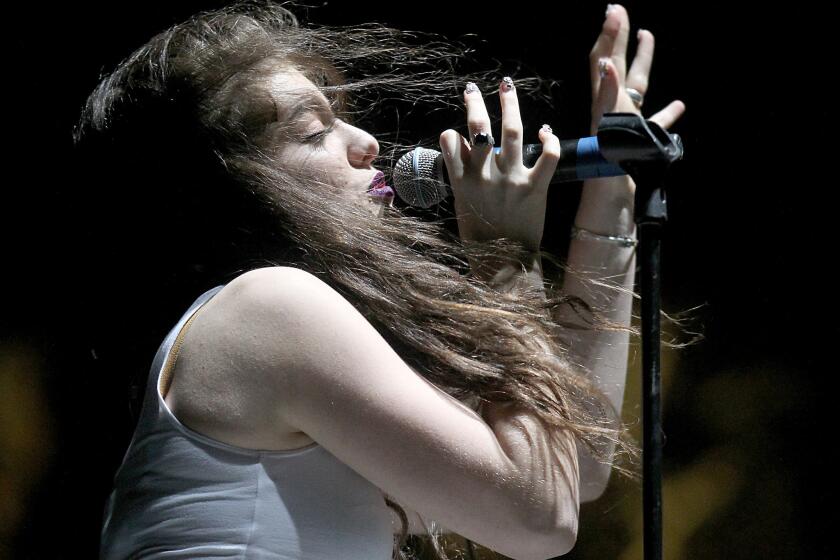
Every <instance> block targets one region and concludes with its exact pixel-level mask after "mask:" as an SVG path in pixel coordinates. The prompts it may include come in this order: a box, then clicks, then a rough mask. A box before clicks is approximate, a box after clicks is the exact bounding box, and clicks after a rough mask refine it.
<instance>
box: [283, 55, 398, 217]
mask: <svg viewBox="0 0 840 560" xmlns="http://www.w3.org/2000/svg"><path fill="white" fill-rule="evenodd" d="M270 88H271V95H272V98H273V99H274V101H275V104H276V105H277V108H278V114H279V115H278V118H279V120H280V121H285V120H286V119H287V118H288V117H289V116H291V115H290V114H289V109H290V106H291V103H290V101H291V100H294V99H296V98H298V97H299V96H300V95H302V94H305V93H311V94H314V95H315V96H316V97H317V98H318V99H319V100H320V101H321V102H322V103H323V106H324V112H316V111H314V110H307V111H305V112H304V113H302V114H300V115H298V117H297V118H296V119H295V121H297V124H296V125H295V126H296V129H295V130H296V131H297V132H298V133H299V134H300V137H299V138H297V137H295V138H292V139H291V140H290V141H289V142H287V143H283V144H282V145H281V146H280V147H279V151H280V157H281V159H282V160H283V161H284V162H285V163H286V165H288V167H289V169H291V170H295V171H297V170H301V171H304V172H309V173H312V172H315V173H316V174H317V176H318V178H319V180H322V181H324V182H326V183H328V184H330V185H333V186H335V187H336V188H338V189H342V190H346V191H347V193H348V195H349V196H350V197H356V196H362V197H364V198H366V199H368V200H369V202H370V208H371V211H372V212H374V214H380V212H381V210H382V209H383V206H382V204H380V203H378V202H375V201H374V200H373V199H371V198H370V197H366V196H364V193H365V191H366V190H367V188H368V187H369V186H370V183H371V180H372V179H373V177H374V176H375V175H376V174H377V172H378V170H377V169H376V168H374V167H373V166H372V165H371V164H372V162H373V161H374V160H375V159H376V157H377V156H378V155H379V143H378V142H377V141H376V138H374V137H373V136H372V135H371V134H370V133H368V132H366V131H364V130H362V129H360V128H358V127H355V126H353V125H351V124H348V123H346V122H344V121H343V120H341V119H339V118H336V117H335V115H334V114H333V113H332V111H331V110H330V109H329V101H328V100H327V98H326V97H325V96H324V94H323V93H321V91H320V90H319V89H318V87H317V86H315V84H313V83H312V82H311V81H310V80H309V79H307V78H306V77H305V76H303V74H301V73H300V72H298V71H296V70H291V69H289V70H284V71H282V72H278V73H277V74H276V75H275V76H274V77H273V78H272V80H271V85H270ZM330 127H331V128H332V129H331V130H330V131H329V132H328V133H327V134H326V136H325V137H323V142H322V143H320V144H317V143H315V142H316V140H310V141H307V140H304V139H303V137H306V136H310V135H312V134H315V133H318V132H321V131H324V130H327V129H330Z"/></svg>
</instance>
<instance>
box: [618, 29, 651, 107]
mask: <svg viewBox="0 0 840 560" xmlns="http://www.w3.org/2000/svg"><path fill="white" fill-rule="evenodd" d="M636 38H637V39H638V43H637V46H636V56H635V57H634V58H633V64H632V65H630V70H628V71H627V79H626V80H625V82H624V83H625V84H627V86H628V87H632V88H636V89H637V90H638V91H639V92H641V93H642V94H645V93H647V90H648V77H649V76H650V67H651V65H652V64H653V49H654V47H655V46H656V41H655V40H654V38H653V33H651V32H650V31H648V30H647V29H639V31H638V32H637V33H636Z"/></svg>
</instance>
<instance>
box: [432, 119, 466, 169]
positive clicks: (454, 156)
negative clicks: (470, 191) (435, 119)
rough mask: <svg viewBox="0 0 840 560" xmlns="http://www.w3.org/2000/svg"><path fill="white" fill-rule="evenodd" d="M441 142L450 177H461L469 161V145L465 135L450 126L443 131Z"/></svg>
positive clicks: (441, 149)
mask: <svg viewBox="0 0 840 560" xmlns="http://www.w3.org/2000/svg"><path fill="white" fill-rule="evenodd" d="M439 143H440V151H441V153H442V154H443V162H444V163H445V164H446V171H447V173H448V174H449V177H450V178H457V179H460V178H461V177H463V176H464V167H465V166H466V164H467V163H468V161H469V153H468V148H469V147H468V146H467V145H466V144H465V142H464V137H463V136H461V135H460V134H458V132H457V131H455V130H452V129H451V128H450V129H447V130H444V131H443V132H442V133H441V135H440V142H439Z"/></svg>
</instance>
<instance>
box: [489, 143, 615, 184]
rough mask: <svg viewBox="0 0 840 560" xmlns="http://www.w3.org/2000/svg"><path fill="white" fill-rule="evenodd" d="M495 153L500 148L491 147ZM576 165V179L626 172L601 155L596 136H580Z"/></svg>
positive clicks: (612, 175)
mask: <svg viewBox="0 0 840 560" xmlns="http://www.w3.org/2000/svg"><path fill="white" fill-rule="evenodd" d="M493 152H495V153H496V154H500V153H502V148H501V147H497V148H493ZM576 157H577V160H576V161H577V165H576V166H575V173H576V176H577V180H578V181H583V180H584V179H590V178H597V177H618V176H619V175H627V172H626V171H625V170H624V169H623V168H622V167H621V166H620V165H617V164H615V163H610V162H609V161H607V160H606V159H604V156H602V155H601V150H600V148H599V145H598V137H597V136H588V137H586V138H581V139H580V140H578V143H577V153H576Z"/></svg>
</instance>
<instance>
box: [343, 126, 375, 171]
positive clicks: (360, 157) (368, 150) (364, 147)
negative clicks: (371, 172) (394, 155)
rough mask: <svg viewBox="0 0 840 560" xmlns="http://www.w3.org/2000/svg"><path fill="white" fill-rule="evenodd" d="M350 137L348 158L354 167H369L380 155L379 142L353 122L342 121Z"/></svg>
mask: <svg viewBox="0 0 840 560" xmlns="http://www.w3.org/2000/svg"><path fill="white" fill-rule="evenodd" d="M342 124H344V126H345V127H346V128H347V130H348V134H349V135H350V137H349V138H348V142H347V158H348V159H349V160H350V164H351V165H352V166H353V167H360V168H368V167H370V166H371V163H373V160H375V159H376V156H378V155H379V142H377V141H376V138H374V137H373V136H372V135H371V134H370V133H368V132H366V131H364V130H362V129H361V128H357V127H355V126H353V125H351V124H347V123H344V122H342Z"/></svg>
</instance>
